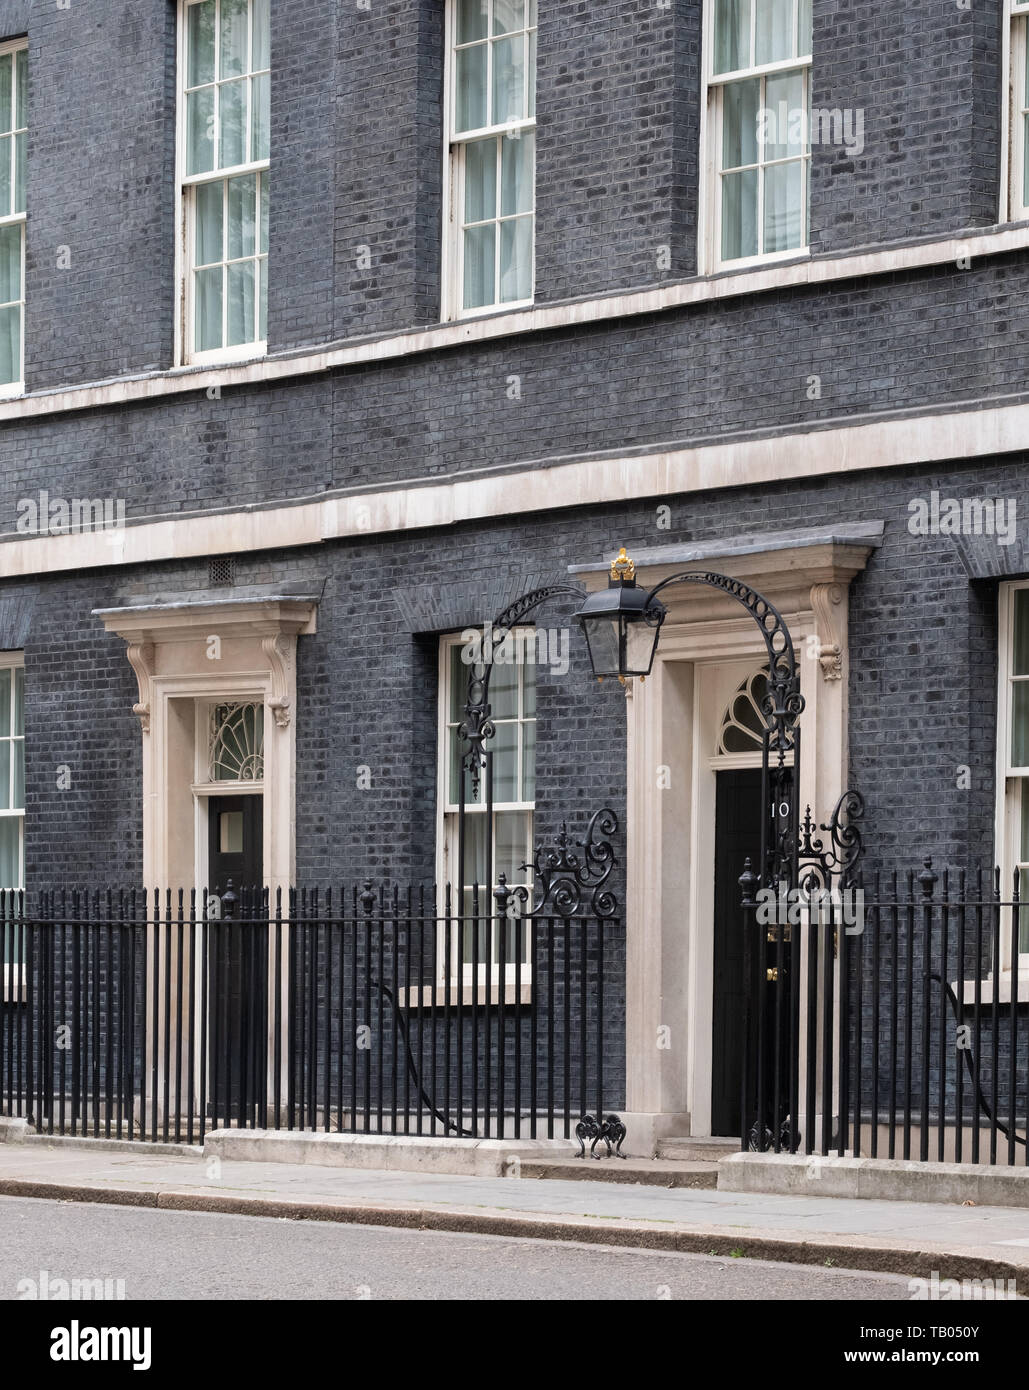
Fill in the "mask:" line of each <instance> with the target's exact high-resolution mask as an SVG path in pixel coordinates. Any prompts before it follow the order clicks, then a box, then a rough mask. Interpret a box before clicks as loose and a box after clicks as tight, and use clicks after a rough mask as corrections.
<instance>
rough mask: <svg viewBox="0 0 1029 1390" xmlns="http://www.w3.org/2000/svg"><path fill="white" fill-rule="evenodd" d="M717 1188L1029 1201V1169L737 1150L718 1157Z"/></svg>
mask: <svg viewBox="0 0 1029 1390" xmlns="http://www.w3.org/2000/svg"><path fill="white" fill-rule="evenodd" d="M718 1190H719V1192H764V1193H773V1194H777V1195H784V1196H791V1197H851V1198H853V1197H864V1198H868V1199H870V1200H875V1201H895V1202H945V1203H947V1204H948V1205H950V1206H960V1205H961V1204H962V1203H963V1202H972V1203H974V1204H975V1205H976V1206H990V1207H1029V1169H1026V1168H1011V1167H999V1166H995V1165H993V1164H988V1163H923V1162H920V1161H917V1160H913V1159H890V1158H839V1157H834V1156H830V1157H822V1156H820V1155H804V1154H775V1153H765V1154H758V1153H736V1154H731V1155H729V1156H728V1157H727V1158H722V1159H720V1160H719V1162H718Z"/></svg>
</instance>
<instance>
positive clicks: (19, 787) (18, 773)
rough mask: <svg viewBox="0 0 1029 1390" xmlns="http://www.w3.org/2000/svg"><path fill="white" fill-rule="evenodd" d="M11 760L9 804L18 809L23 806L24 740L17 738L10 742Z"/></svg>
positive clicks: (22, 808) (21, 808)
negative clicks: (12, 783)
mask: <svg viewBox="0 0 1029 1390" xmlns="http://www.w3.org/2000/svg"><path fill="white" fill-rule="evenodd" d="M11 761H12V763H13V767H12V769H11V771H12V773H13V782H14V791H13V794H12V796H11V804H12V806H13V807H16V808H17V809H18V810H24V808H25V740H24V739H22V738H19V739H17V740H16V741H15V742H14V743H12V744H11Z"/></svg>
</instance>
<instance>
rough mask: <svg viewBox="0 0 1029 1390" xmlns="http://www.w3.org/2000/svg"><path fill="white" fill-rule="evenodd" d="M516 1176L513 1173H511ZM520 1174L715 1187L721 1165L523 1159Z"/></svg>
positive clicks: (566, 1179)
mask: <svg viewBox="0 0 1029 1390" xmlns="http://www.w3.org/2000/svg"><path fill="white" fill-rule="evenodd" d="M512 1176H514V1174H512ZM517 1176H518V1177H521V1178H551V1179H553V1178H558V1179H560V1180H562V1181H563V1182H618V1183H639V1184H641V1185H642V1186H644V1187H695V1188H707V1189H709V1190H714V1188H716V1187H717V1186H718V1164H717V1163H714V1162H711V1161H707V1162H704V1161H699V1162H682V1161H679V1160H677V1159H662V1158H627V1159H625V1160H620V1159H614V1158H611V1159H609V1158H604V1159H602V1160H601V1161H600V1162H599V1163H598V1162H590V1161H589V1157H588V1155H587V1158H586V1160H585V1161H584V1160H583V1159H580V1158H576V1157H574V1156H573V1157H571V1158H553V1159H545V1158H543V1159H541V1158H523V1159H521V1160H519V1165H518V1173H517Z"/></svg>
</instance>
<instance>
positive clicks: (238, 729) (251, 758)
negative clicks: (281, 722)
mask: <svg viewBox="0 0 1029 1390" xmlns="http://www.w3.org/2000/svg"><path fill="white" fill-rule="evenodd" d="M210 769H211V781H212V782H261V781H263V780H264V708H263V706H261V705H257V704H236V705H214V706H212V708H211V738H210Z"/></svg>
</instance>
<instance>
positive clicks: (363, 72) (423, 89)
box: [273, 0, 443, 337]
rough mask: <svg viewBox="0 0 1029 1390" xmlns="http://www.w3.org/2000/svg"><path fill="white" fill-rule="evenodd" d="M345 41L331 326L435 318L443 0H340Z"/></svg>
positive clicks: (375, 327) (377, 327)
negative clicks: (364, 0)
mask: <svg viewBox="0 0 1029 1390" xmlns="http://www.w3.org/2000/svg"><path fill="white" fill-rule="evenodd" d="M339 44H340V47H339V61H338V72H339V87H338V96H337V102H336V110H337V113H338V114H337V126H338V132H339V151H340V152H339V170H338V177H337V185H336V227H335V258H336V267H337V274H336V297H335V316H336V317H335V324H336V335H337V336H338V337H352V336H355V335H360V334H363V333H378V332H382V331H384V330H387V329H392V330H397V329H401V328H406V327H408V326H409V325H411V324H412V323H426V322H429V321H430V320H435V319H438V318H439V313H440V287H439V275H440V243H441V233H440V219H441V209H442V202H441V182H442V169H443V4H442V0H392V3H383V2H382V0H373V3H372V4H371V6H370V8H368V9H359V8H358V7H357V6H356V5H354V4H353V3H349V4H345V5H342V6H341V10H340V37H339ZM273 140H274V133H273ZM367 261H370V264H367V263H366V262H367Z"/></svg>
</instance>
